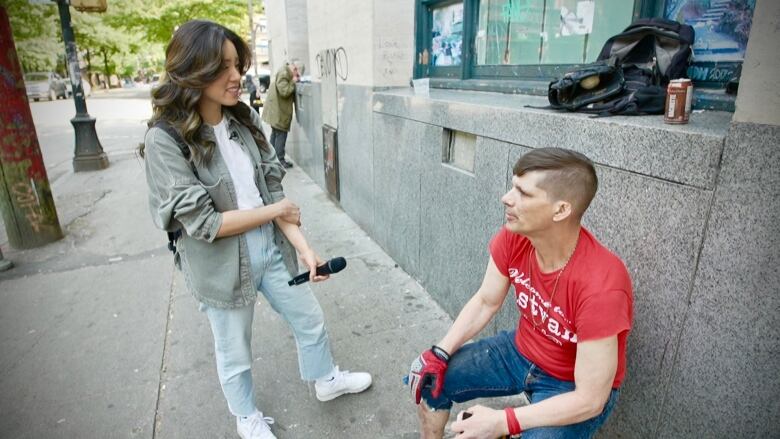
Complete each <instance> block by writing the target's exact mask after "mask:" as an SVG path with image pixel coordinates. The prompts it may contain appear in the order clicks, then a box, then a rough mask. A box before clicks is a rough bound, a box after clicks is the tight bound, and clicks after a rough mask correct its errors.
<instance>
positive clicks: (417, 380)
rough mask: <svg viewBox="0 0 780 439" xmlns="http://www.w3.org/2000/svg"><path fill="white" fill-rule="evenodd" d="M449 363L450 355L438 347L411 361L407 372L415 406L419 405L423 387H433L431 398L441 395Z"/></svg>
mask: <svg viewBox="0 0 780 439" xmlns="http://www.w3.org/2000/svg"><path fill="white" fill-rule="evenodd" d="M449 361H450V354H448V353H447V352H446V351H445V350H444V349H442V348H440V347H438V346H433V347H432V348H431V349H428V350H427V351H425V352H423V353H422V354H420V356H419V357H417V358H416V359H415V360H414V361H412V366H411V368H410V370H409V389H410V390H411V392H412V397H413V398H414V403H415V404H420V399H422V389H423V387H427V386H433V390H432V391H431V396H433V397H434V398H438V397H439V396H440V395H441V390H442V389H443V388H444V374H445V373H446V372H447V363H449Z"/></svg>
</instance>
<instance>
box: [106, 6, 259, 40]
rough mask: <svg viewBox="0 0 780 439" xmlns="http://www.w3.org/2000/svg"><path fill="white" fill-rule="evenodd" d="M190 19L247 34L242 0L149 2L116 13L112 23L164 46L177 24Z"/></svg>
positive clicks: (246, 20) (245, 15)
mask: <svg viewBox="0 0 780 439" xmlns="http://www.w3.org/2000/svg"><path fill="white" fill-rule="evenodd" d="M193 19H206V20H211V21H215V22H217V23H220V24H222V25H224V26H225V27H228V28H230V29H231V30H233V31H235V32H236V33H238V34H239V35H247V34H248V26H249V24H248V19H247V3H246V1H244V0H172V1H166V0H152V1H147V2H144V7H140V8H135V9H132V10H130V9H128V10H127V11H126V12H125V13H123V14H119V15H118V16H117V17H116V21H115V24H116V25H118V26H122V27H124V28H126V29H133V30H138V31H140V32H142V33H143V35H144V38H145V40H146V41H149V42H157V43H161V44H165V43H167V42H168V40H170V39H171V34H173V31H174V30H176V28H177V27H178V26H179V25H181V24H183V23H185V22H187V21H189V20H193Z"/></svg>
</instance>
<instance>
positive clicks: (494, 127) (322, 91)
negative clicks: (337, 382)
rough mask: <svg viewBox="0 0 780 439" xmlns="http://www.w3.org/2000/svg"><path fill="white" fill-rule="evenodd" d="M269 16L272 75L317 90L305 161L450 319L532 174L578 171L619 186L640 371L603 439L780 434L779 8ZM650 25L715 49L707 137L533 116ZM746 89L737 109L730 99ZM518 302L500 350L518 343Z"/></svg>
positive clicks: (395, 1)
mask: <svg viewBox="0 0 780 439" xmlns="http://www.w3.org/2000/svg"><path fill="white" fill-rule="evenodd" d="M540 5H541V10H542V12H541V13H539V7H540ZM266 7H267V9H266V11H267V13H268V17H269V39H270V41H271V43H270V45H271V64H272V69H276V68H278V66H280V65H281V63H283V62H284V60H286V59H290V58H299V59H302V60H305V63H306V65H307V71H306V73H305V75H310V77H311V82H310V83H302V84H300V85H299V87H298V90H297V102H296V103H297V108H296V121H295V122H294V123H293V129H292V131H291V133H290V137H289V140H288V152H289V154H290V155H291V156H292V157H293V159H294V160H295V162H296V163H297V164H298V165H299V166H301V167H302V168H303V169H304V170H305V171H306V172H307V173H308V174H309V175H310V176H311V177H312V178H313V179H314V180H315V181H317V183H318V184H319V185H320V186H322V187H323V189H325V190H326V191H328V192H329V193H330V194H331V196H332V197H333V199H334V200H335V201H337V202H338V203H339V204H340V206H341V207H342V208H343V209H344V210H345V211H346V212H347V213H348V214H349V215H350V216H351V217H352V218H353V219H354V220H355V221H356V222H357V223H358V224H359V225H360V226H361V227H362V228H363V229H365V230H366V231H367V232H368V233H369V234H370V235H371V236H372V238H373V239H375V240H376V241H377V242H378V243H379V244H380V245H381V246H382V247H383V248H384V249H385V250H386V251H387V253H388V254H390V255H391V256H392V257H393V258H394V259H395V260H396V261H397V262H398V264H399V265H400V266H402V267H403V268H404V269H405V270H406V271H407V272H408V273H410V274H411V275H412V276H413V277H415V278H416V279H417V280H418V281H419V282H420V283H421V284H422V285H423V286H424V287H425V288H426V290H427V291H428V292H429V293H430V294H431V295H432V296H433V297H434V298H435V299H436V300H437V301H438V302H439V303H440V304H441V306H442V307H443V308H444V309H445V310H447V311H448V312H449V313H450V314H451V315H453V316H455V315H456V313H457V312H458V311H459V310H460V308H461V307H462V306H463V304H464V303H465V301H466V300H467V299H468V298H469V297H470V296H471V295H472V294H473V293H474V292H475V291H476V289H477V288H478V287H479V284H480V281H481V277H482V274H483V273H484V267H485V264H486V261H487V257H488V251H487V243H488V242H489V240H490V238H491V237H492V235H493V234H494V233H495V232H496V231H497V230H498V229H499V228H500V227H501V225H502V223H503V207H502V205H501V203H500V201H499V197H500V196H501V195H502V194H503V193H504V192H505V191H506V190H507V189H508V188H509V184H510V180H511V175H512V172H511V167H512V165H513V164H514V162H515V161H516V159H517V158H518V157H519V156H520V155H522V154H523V153H525V152H527V151H529V150H530V149H533V148H540V147H548V146H557V147H565V148H570V149H574V150H577V151H580V152H582V153H584V154H586V155H587V156H589V157H590V158H591V159H592V160H593V161H594V162H595V163H596V165H597V171H598V173H599V178H600V180H601V184H600V189H599V193H598V194H597V196H596V199H595V200H594V202H593V204H592V205H591V208H590V210H589V212H588V213H587V214H586V216H585V218H584V222H585V225H586V226H587V227H588V228H589V229H590V230H591V231H593V232H594V234H595V235H596V236H598V237H599V238H600V239H601V240H602V242H603V243H604V244H605V245H607V246H608V247H609V248H611V249H612V250H613V251H615V252H616V253H617V254H618V255H620V256H621V258H622V259H623V260H624V261H625V262H626V265H627V267H628V269H629V271H630V273H631V275H632V278H633V283H634V296H635V324H634V329H633V332H632V334H631V336H630V338H629V352H628V355H629V372H628V376H627V379H626V382H625V384H624V386H623V390H622V393H621V397H620V399H621V401H620V403H619V404H618V408H617V409H616V411H615V413H614V414H613V416H612V418H611V419H610V421H609V422H608V424H607V426H606V427H605V428H604V429H603V431H602V434H601V436H602V437H631V438H636V437H647V438H650V437H750V436H755V437H774V436H776V435H777V430H776V429H777V425H776V424H777V422H776V421H777V419H778V418H779V417H780V398H777V395H779V394H780V380H778V379H777V368H778V366H779V365H780V364H779V363H780V362H779V361H778V359H779V358H780V345H779V343H778V335H779V334H778V329H777V328H778V325H780V317H778V316H779V315H780V312H779V311H780V292H779V291H778V290H779V289H778V284H780V270H778V261H779V260H780V239H779V238H778V232H780V230H779V229H780V227H779V226H778V222H777V218H778V217H780V201H778V200H780V171H778V169H780V80H778V75H777V72H778V71H780V69H778V67H780V65H778V64H780V61H779V60H778V57H777V56H776V46H777V43H778V39H777V31H776V29H777V28H778V26H780V2H775V1H771V0H757V1H753V2H751V1H739V0H734V1H731V0H725V1H720V0H709V1H675V0H667V1H663V0H659V1H647V0H637V1H635V2H630V1H622V0H621V1H609V0H603V1H601V0H595V1H584V2H576V1H560V2H553V1H546V2H545V1H544V0H534V1H530V0H529V1H526V2H520V1H511V0H463V1H444V2H441V1H426V0H333V1H330V2H319V1H307V0H287V1H282V0H268V1H267V2H266ZM533 7H536V9H534V8H533ZM524 8H530V9H524ZM556 8H557V9H556ZM566 8H568V9H566ZM564 9H566V10H564ZM534 14H536V15H534ZM652 16H656V17H668V18H672V19H676V20H680V21H687V22H689V23H691V24H692V25H694V28H695V29H696V31H697V35H698V37H697V42H696V44H697V52H696V54H697V55H696V59H695V62H694V65H693V67H692V70H690V71H689V74H690V75H691V76H692V77H693V78H694V80H695V86H696V89H697V94H696V102H695V108H697V110H696V111H694V113H693V114H692V115H691V120H690V123H689V124H687V125H667V124H664V123H663V118H662V116H639V117H611V118H600V119H593V118H590V117H588V115H585V114H578V113H557V112H552V111H548V110H539V109H533V108H527V107H526V105H534V106H540V105H545V104H546V103H547V99H546V98H545V97H542V96H539V95H538V94H540V93H543V92H546V85H547V81H549V79H550V78H551V77H552V76H554V75H555V74H559V73H561V72H562V71H565V69H567V68H571V66H572V65H576V64H578V63H585V62H590V61H593V60H594V59H595V58H594V56H595V55H594V54H595V53H596V52H597V51H598V49H599V48H600V46H601V44H603V42H604V41H605V40H606V38H607V37H608V36H609V35H611V34H614V33H616V32H619V31H620V30H621V29H622V28H623V27H624V26H625V25H626V24H628V23H629V22H631V20H633V19H635V18H638V17H652ZM747 16H749V17H752V23H751V24H749V25H747V26H746V25H745V24H746V22H747V18H746V17H747ZM749 17H748V18H749ZM729 20H731V21H729ZM740 20H741V21H740ZM721 22H722V23H721ZM603 23H608V24H603ZM723 23H726V24H723ZM564 25H566V26H568V28H567V27H566V26H564ZM569 25H570V26H569ZM726 27H728V28H731V29H732V30H734V29H736V30H738V32H737V31H728V32H727V31H724V30H723V29H724V28H726ZM746 27H747V29H746ZM518 29H520V30H519V31H518ZM545 29H546V30H545ZM531 37H533V38H531ZM502 38H503V39H502ZM737 77H738V78H739V89H738V90H739V91H738V94H737V95H736V96H734V95H731V94H728V93H726V92H725V89H726V87H727V85H728V83H729V81H731V82H732V85H733V82H734V81H733V80H734V79H736V78H737ZM425 78H427V81H418V82H417V83H416V85H417V88H416V89H415V87H413V86H412V84H411V82H412V81H411V80H412V79H425ZM426 83H427V84H426ZM426 86H427V87H429V90H428V91H427V92H426V91H425V87H426ZM510 296H511V295H510ZM511 302H512V300H511V299H508V303H507V304H505V306H504V308H503V309H502V311H501V313H500V315H499V316H498V318H497V320H496V321H495V322H494V323H493V324H492V325H491V326H490V327H489V328H488V329H487V330H486V333H487V334H490V333H495V332H496V331H499V330H503V329H508V328H512V327H513V326H514V325H515V323H516V319H517V314H516V310H515V309H514V307H513V305H512V303H511ZM439 336H440V334H439V335H436V336H435V337H434V338H436V337H439Z"/></svg>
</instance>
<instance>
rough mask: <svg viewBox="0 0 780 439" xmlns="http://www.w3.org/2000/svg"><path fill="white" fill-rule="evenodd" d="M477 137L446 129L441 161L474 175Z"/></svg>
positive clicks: (443, 135) (443, 133)
mask: <svg viewBox="0 0 780 439" xmlns="http://www.w3.org/2000/svg"><path fill="white" fill-rule="evenodd" d="M476 144H477V136H475V135H474V134H469V133H464V132H462V131H456V130H451V129H449V128H444V130H443V131H442V151H441V161H442V163H444V164H447V165H449V166H452V167H454V168H458V169H460V170H463V171H466V172H468V173H470V174H473V173H474V157H475V151H476Z"/></svg>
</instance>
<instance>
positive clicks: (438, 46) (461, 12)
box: [415, 0, 756, 111]
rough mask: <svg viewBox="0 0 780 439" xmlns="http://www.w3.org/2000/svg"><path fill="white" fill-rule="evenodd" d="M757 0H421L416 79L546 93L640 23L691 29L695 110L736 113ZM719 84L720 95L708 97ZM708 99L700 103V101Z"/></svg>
mask: <svg viewBox="0 0 780 439" xmlns="http://www.w3.org/2000/svg"><path fill="white" fill-rule="evenodd" d="M755 3H756V0H459V1H456V0H417V11H416V14H417V26H416V29H417V31H416V32H417V35H416V51H417V56H416V60H415V61H416V62H415V78H426V77H429V78H431V87H433V88H458V89H470V90H490V91H504V92H512V93H532V94H546V92H547V84H548V82H549V81H550V80H551V79H553V78H556V77H561V76H562V75H563V74H564V73H566V72H567V71H570V70H573V69H576V68H577V67H578V66H580V65H583V64H587V63H591V62H593V61H595V60H596V58H597V57H598V54H599V52H600V51H601V48H602V46H603V45H604V43H605V42H606V40H607V39H609V37H611V36H613V35H615V34H617V33H620V32H622V31H623V29H625V28H626V27H627V26H628V25H629V24H630V23H631V22H632V21H634V20H635V19H637V18H640V17H665V18H669V19H672V20H677V21H680V22H685V23H688V24H690V25H691V26H693V27H694V30H695V33H696V40H695V44H694V63H693V66H692V67H691V68H690V69H689V71H688V75H689V77H690V78H691V79H693V80H694V85H695V87H694V89H695V90H696V93H697V100H698V101H699V102H700V103H701V102H704V101H703V100H702V99H704V100H706V99H712V102H711V103H709V104H702V105H698V104H697V108H711V109H729V110H731V111H733V96H732V97H731V98H728V97H726V98H725V99H724V97H725V95H723V93H722V91H723V89H724V88H725V86H726V83H727V82H728V81H729V80H730V79H732V78H737V77H738V76H739V69H740V66H741V64H742V59H743V58H744V50H745V46H746V44H747V38H748V36H749V33H750V25H751V22H752V15H753V10H754V8H755ZM702 88H704V89H706V88H710V90H712V89H713V88H715V89H716V93H720V94H721V96H720V97H719V96H714V95H712V93H709V95H710V96H704V95H705V94H706V93H705V94H700V90H699V89H702ZM699 98H702V99H699Z"/></svg>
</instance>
